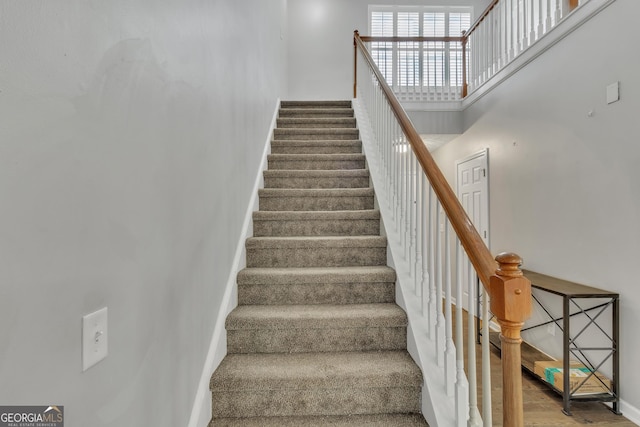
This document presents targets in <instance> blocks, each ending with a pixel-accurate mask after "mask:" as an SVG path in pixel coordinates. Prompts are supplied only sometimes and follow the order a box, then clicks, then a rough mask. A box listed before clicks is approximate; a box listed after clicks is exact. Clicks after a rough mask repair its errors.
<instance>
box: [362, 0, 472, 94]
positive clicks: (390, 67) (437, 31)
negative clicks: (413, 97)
mask: <svg viewBox="0 0 640 427" xmlns="http://www.w3.org/2000/svg"><path fill="white" fill-rule="evenodd" d="M471 14H472V8H470V7H402V6H370V7H369V25H370V28H369V30H370V31H369V32H370V34H371V35H372V36H401V37H402V36H404V37H418V36H425V37H446V36H449V37H459V36H460V35H461V34H462V31H463V30H468V29H469V27H470V26H471ZM370 49H371V54H372V56H373V58H374V60H375V62H376V64H377V65H378V68H380V71H381V72H382V74H383V75H384V77H385V79H386V80H387V82H388V83H389V85H390V86H392V87H393V88H394V89H396V90H402V89H403V88H404V89H406V88H415V87H443V86H456V87H459V86H462V47H461V46H460V44H459V43H445V42H423V43H420V42H400V43H387V42H374V43H371V46H370Z"/></svg>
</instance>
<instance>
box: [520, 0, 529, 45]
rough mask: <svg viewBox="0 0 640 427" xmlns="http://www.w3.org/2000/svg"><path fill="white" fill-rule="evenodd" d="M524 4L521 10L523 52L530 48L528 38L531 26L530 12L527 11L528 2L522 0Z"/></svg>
mask: <svg viewBox="0 0 640 427" xmlns="http://www.w3.org/2000/svg"><path fill="white" fill-rule="evenodd" d="M520 1H521V2H522V6H521V8H520V14H521V15H522V50H525V49H527V48H528V47H529V37H527V33H528V29H527V27H528V26H529V19H528V15H529V13H528V10H527V0H520Z"/></svg>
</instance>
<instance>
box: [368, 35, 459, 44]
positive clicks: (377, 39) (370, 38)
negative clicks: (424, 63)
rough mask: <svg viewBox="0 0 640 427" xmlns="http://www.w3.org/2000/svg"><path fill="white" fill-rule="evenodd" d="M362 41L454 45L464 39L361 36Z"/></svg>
mask: <svg viewBox="0 0 640 427" xmlns="http://www.w3.org/2000/svg"><path fill="white" fill-rule="evenodd" d="M360 40H362V41H363V42H364V43H367V42H391V43H398V42H416V43H418V42H427V43H431V42H445V43H454V42H460V43H462V41H463V40H464V37H426V36H420V37H418V36H415V37H404V36H360Z"/></svg>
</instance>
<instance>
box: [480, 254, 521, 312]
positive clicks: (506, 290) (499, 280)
mask: <svg viewBox="0 0 640 427" xmlns="http://www.w3.org/2000/svg"><path fill="white" fill-rule="evenodd" d="M496 261H497V262H498V269H497V270H496V274H494V275H493V276H491V279H490V281H489V285H490V290H491V311H492V312H493V314H495V315H496V317H498V319H501V320H505V321H508V322H515V323H520V322H524V321H525V320H526V319H528V318H529V316H530V315H531V282H530V281H529V280H528V279H527V278H526V277H524V276H523V274H522V270H520V265H521V264H522V258H520V256H518V255H516V254H513V253H502V254H500V255H498V256H497V257H496Z"/></svg>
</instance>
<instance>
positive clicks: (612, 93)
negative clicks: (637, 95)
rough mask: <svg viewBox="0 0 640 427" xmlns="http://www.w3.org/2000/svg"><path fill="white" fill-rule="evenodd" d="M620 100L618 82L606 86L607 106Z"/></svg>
mask: <svg viewBox="0 0 640 427" xmlns="http://www.w3.org/2000/svg"><path fill="white" fill-rule="evenodd" d="M619 100H620V82H615V83H611V84H610V85H609V86H607V104H613V103H614V102H616V101H619Z"/></svg>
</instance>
